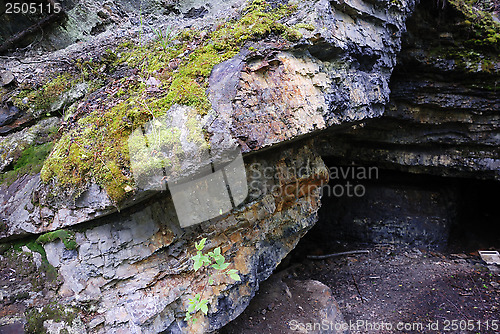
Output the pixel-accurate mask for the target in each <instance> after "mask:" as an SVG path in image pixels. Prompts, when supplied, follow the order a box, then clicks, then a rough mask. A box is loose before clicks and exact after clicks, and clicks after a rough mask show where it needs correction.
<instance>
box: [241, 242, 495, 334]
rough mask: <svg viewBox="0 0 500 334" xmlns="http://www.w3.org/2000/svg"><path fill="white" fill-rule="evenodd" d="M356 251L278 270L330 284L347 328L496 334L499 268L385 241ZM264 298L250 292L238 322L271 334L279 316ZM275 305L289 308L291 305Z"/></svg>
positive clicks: (467, 256)
mask: <svg viewBox="0 0 500 334" xmlns="http://www.w3.org/2000/svg"><path fill="white" fill-rule="evenodd" d="M357 249H368V250H369V251H370V253H368V254H361V255H351V256H342V257H333V258H329V259H326V260H309V259H305V260H303V261H301V262H300V263H298V264H295V265H292V266H291V267H289V268H288V269H286V270H287V276H288V277H293V278H294V279H297V280H308V279H313V280H318V281H320V282H322V283H324V284H325V285H327V286H328V287H330V288H331V290H332V292H333V295H334V297H335V299H336V300H337V302H338V304H339V306H340V310H341V312H342V314H343V316H344V318H345V321H346V323H347V324H350V325H351V327H350V332H351V333H353V334H355V333H481V334H483V333H500V268H498V267H497V266H495V265H493V266H487V265H486V264H485V263H484V262H483V261H482V260H481V259H480V258H479V256H478V255H477V253H471V254H463V253H459V254H453V253H438V252H432V251H426V250H418V249H411V248H405V247H395V246H391V245H377V246H371V247H368V248H366V246H364V248H359V247H357ZM281 275H283V274H281ZM268 304H269V300H268V299H266V298H265V296H264V298H262V296H261V297H260V298H259V295H258V296H257V297H256V298H255V299H254V300H253V301H252V303H251V307H249V308H248V309H247V310H246V311H245V312H244V313H243V314H242V315H241V316H240V317H239V318H238V319H237V321H238V323H239V325H240V326H250V325H251V326H252V329H253V330H254V333H273V334H274V333H278V332H273V330H272V328H282V327H283V326H282V324H281V322H282V321H280V320H281V319H280V318H279V317H273V315H272V312H267V314H265V315H263V314H262V310H265V309H266V307H267V306H268ZM280 308H284V310H281V312H285V313H287V312H290V313H293V312H296V311H297V310H296V309H295V308H296V306H295V305H293V304H288V305H287V304H284V305H280ZM287 308H288V309H287ZM259 312H260V313H259ZM263 317H264V318H265V320H264V321H263V320H262V319H260V318H263ZM242 319H243V320H242ZM358 324H359V327H358ZM398 325H399V327H398ZM389 326H391V327H389ZM401 326H403V327H401ZM404 326H406V330H405V328H404ZM279 333H297V331H292V330H289V331H285V332H283V331H282V330H281V329H280V331H279ZM304 333H305V332H304Z"/></svg>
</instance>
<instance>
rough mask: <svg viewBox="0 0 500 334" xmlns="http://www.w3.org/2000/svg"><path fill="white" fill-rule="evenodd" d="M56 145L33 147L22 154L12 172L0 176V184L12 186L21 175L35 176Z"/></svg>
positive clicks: (46, 144) (47, 144)
mask: <svg viewBox="0 0 500 334" xmlns="http://www.w3.org/2000/svg"><path fill="white" fill-rule="evenodd" d="M53 146H54V144H53V143H52V142H50V143H45V144H42V145H32V146H30V147H28V148H27V149H25V150H24V151H23V152H22V153H21V157H20V158H19V159H18V160H17V161H16V163H15V164H14V166H13V169H12V170H9V171H7V172H5V173H3V174H0V184H6V185H10V184H12V182H14V181H15V180H16V179H18V178H19V177H20V176H21V175H26V174H29V175H34V174H36V173H38V172H40V170H41V168H42V164H43V162H44V161H45V159H46V158H47V156H48V155H49V153H50V151H51V150H52V147H53Z"/></svg>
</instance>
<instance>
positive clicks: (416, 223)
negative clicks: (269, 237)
mask: <svg viewBox="0 0 500 334" xmlns="http://www.w3.org/2000/svg"><path fill="white" fill-rule="evenodd" d="M324 160H325V163H326V165H327V167H328V168H329V171H330V181H329V183H328V185H327V186H326V187H324V188H323V197H322V200H321V201H322V206H321V208H320V210H319V211H318V222H317V223H316V225H315V226H314V227H313V228H312V229H311V230H310V231H309V232H308V233H307V234H306V235H305V236H304V237H303V238H302V239H301V241H300V242H299V244H298V245H297V247H296V249H295V250H294V251H293V252H292V254H290V255H291V256H290V257H291V258H292V259H293V261H294V262H295V260H297V261H300V260H302V259H304V258H305V257H306V256H307V255H323V254H329V253H335V252H342V251H348V250H352V249H361V248H363V246H366V247H369V246H370V245H374V244H393V245H400V246H409V247H413V248H419V249H429V250H439V251H445V252H473V251H477V250H485V249H498V248H499V247H500V224H499V222H500V214H499V211H498V210H497V208H496V205H498V194H500V182H498V181H494V180H476V179H467V178H456V177H453V178H452V177H443V176H435V175H428V174H415V173H409V172H401V171H395V170H387V169H379V168H377V167H374V166H367V165H359V164H354V163H353V164H345V163H342V162H340V161H339V160H337V159H328V158H327V159H324ZM370 168H372V173H371V175H368V174H369V173H368V171H369V170H370ZM373 168H377V173H376V174H375V172H374V170H373ZM353 171H354V172H353ZM363 175H364V176H366V177H363ZM332 176H333V178H332ZM370 176H371V177H370ZM348 184H349V185H348ZM356 187H357V192H355V189H356ZM348 188H350V189H351V192H350V193H348V191H347V190H348ZM342 190H343V192H342Z"/></svg>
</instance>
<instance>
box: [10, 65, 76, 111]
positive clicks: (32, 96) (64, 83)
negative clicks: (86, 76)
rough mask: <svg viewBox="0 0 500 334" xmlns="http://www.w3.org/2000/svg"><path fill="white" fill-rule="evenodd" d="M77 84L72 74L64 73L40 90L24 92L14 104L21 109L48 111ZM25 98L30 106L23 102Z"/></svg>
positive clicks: (14, 99) (16, 98)
mask: <svg viewBox="0 0 500 334" xmlns="http://www.w3.org/2000/svg"><path fill="white" fill-rule="evenodd" d="M75 83H76V78H75V77H74V76H73V75H72V74H69V73H64V74H61V75H58V76H57V77H55V78H53V79H52V80H49V81H48V82H46V83H45V84H44V85H43V86H42V87H40V88H38V89H25V90H22V91H21V92H20V93H19V94H18V95H17V96H16V97H15V98H13V102H14V104H15V105H16V106H17V107H19V108H20V109H26V107H27V106H32V107H33V109H34V110H48V109H50V107H51V105H52V104H53V103H54V102H56V101H57V100H58V98H59V97H60V96H61V94H63V93H64V92H66V91H68V90H69V89H70V88H71V87H72V86H73V85H74V84H75ZM25 98H27V99H28V104H24V103H23V102H22V101H23V99H25Z"/></svg>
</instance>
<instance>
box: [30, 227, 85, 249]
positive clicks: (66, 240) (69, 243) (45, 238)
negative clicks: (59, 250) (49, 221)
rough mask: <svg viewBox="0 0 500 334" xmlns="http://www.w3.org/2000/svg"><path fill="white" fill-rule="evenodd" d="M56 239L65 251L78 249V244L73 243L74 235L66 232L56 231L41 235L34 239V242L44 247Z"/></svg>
mask: <svg viewBox="0 0 500 334" xmlns="http://www.w3.org/2000/svg"><path fill="white" fill-rule="evenodd" d="M57 239H59V240H61V241H62V242H63V244H64V246H65V247H66V249H69V250H73V249H77V248H78V244H77V243H76V241H75V234H74V233H73V232H71V231H68V230H57V231H52V232H48V233H45V234H42V235H41V236H39V237H38V238H37V239H36V242H37V243H38V244H40V245H44V244H46V243H49V242H54V241H55V240H57Z"/></svg>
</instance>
